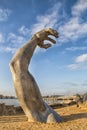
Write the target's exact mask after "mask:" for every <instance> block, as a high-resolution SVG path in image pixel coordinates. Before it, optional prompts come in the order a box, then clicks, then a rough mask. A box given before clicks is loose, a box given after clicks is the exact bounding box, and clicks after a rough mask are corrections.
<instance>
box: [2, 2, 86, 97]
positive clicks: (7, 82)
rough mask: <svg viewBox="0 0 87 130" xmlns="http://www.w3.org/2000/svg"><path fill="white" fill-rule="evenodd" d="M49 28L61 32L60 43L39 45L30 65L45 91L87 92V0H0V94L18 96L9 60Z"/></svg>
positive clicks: (58, 41) (43, 92)
mask: <svg viewBox="0 0 87 130" xmlns="http://www.w3.org/2000/svg"><path fill="white" fill-rule="evenodd" d="M48 27H51V28H54V29H56V30H57V31H58V32H59V39H57V40H56V41H57V44H56V45H53V46H52V47H51V48H49V49H48V50H44V49H40V48H39V47H37V48H36V50H35V54H34V56H33V58H32V60H31V64H30V71H31V73H32V74H33V75H34V77H35V79H36V81H37V83H38V85H39V88H40V90H41V93H42V94H44V95H47V94H75V93H83V92H87V0H0V94H4V95H15V91H14V87H13V82H12V77H11V73H10V69H9V62H10V61H11V58H12V57H13V55H14V53H15V52H16V51H17V50H18V48H20V47H21V46H22V45H24V44H25V43H26V41H28V40H29V39H30V38H31V37H32V35H33V34H34V33H35V32H37V31H39V30H41V29H43V28H48Z"/></svg>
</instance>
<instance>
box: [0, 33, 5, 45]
mask: <svg viewBox="0 0 87 130" xmlns="http://www.w3.org/2000/svg"><path fill="white" fill-rule="evenodd" d="M3 42H4V37H3V35H2V34H1V33H0V43H3Z"/></svg>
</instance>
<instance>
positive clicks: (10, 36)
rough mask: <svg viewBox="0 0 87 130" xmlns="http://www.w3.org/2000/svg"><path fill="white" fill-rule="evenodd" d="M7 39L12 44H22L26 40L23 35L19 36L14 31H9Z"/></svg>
mask: <svg viewBox="0 0 87 130" xmlns="http://www.w3.org/2000/svg"><path fill="white" fill-rule="evenodd" d="M7 41H9V42H10V43H14V44H23V43H25V41H26V40H25V38H24V37H23V36H19V35H16V34H14V33H9V34H8V39H7Z"/></svg>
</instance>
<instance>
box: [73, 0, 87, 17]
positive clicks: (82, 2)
mask: <svg viewBox="0 0 87 130" xmlns="http://www.w3.org/2000/svg"><path fill="white" fill-rule="evenodd" d="M86 10H87V0H78V1H77V3H76V4H75V5H74V6H73V7H72V15H74V16H80V15H81V14H82V13H83V12H84V11H86Z"/></svg>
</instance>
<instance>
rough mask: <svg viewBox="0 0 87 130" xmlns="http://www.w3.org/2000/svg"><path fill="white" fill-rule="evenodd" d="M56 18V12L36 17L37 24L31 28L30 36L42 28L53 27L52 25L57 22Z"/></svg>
mask: <svg viewBox="0 0 87 130" xmlns="http://www.w3.org/2000/svg"><path fill="white" fill-rule="evenodd" d="M56 17H57V13H56V12H53V13H51V14H46V15H44V16H37V23H36V24H34V25H33V26H32V27H31V28H32V29H31V34H34V33H36V32H38V31H40V30H41V29H44V28H48V27H51V28H52V27H54V25H55V24H56V22H57V19H56Z"/></svg>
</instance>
